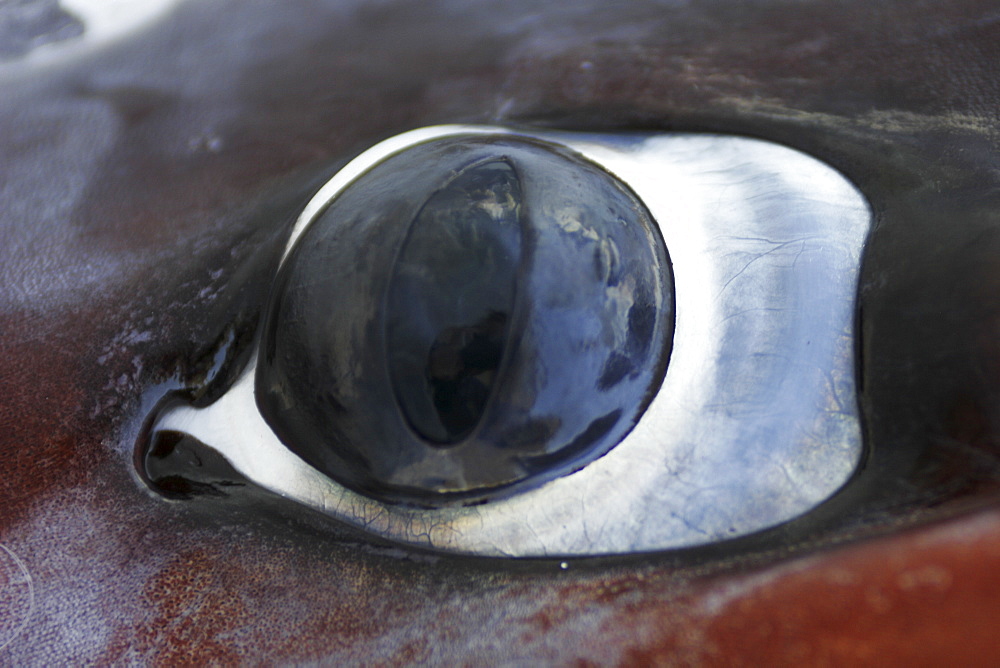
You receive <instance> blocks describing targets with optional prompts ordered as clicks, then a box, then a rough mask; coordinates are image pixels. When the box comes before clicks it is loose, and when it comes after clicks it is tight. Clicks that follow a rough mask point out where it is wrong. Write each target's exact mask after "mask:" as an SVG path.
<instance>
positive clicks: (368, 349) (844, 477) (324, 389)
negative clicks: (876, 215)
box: [140, 126, 872, 557]
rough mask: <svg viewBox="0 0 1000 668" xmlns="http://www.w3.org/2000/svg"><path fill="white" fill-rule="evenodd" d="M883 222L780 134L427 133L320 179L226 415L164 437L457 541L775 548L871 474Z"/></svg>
mask: <svg viewBox="0 0 1000 668" xmlns="http://www.w3.org/2000/svg"><path fill="white" fill-rule="evenodd" d="M623 184H627V185H623ZM871 220H872V217H871V210H870V208H869V207H868V204H867V202H866V201H865V200H864V198H863V197H862V196H861V194H860V193H859V192H858V191H857V189H855V188H854V187H853V185H852V184H851V183H849V182H848V181H847V180H846V179H845V178H844V177H843V176H842V175H841V174H839V173H838V172H837V171H835V170H833V169H832V168H830V167H829V166H827V165H825V164H823V163H821V162H819V161H818V160H816V159H814V158H812V157H810V156H808V155H805V154H803V153H800V152H798V151H795V150H792V149H789V148H786V147H783V146H779V145H776V144H773V143H769V142H764V141H758V140H753V139H747V138H742V137H730V136H721V135H690V134H670V133H666V134H649V133H635V134H585V133H571V132H556V131H540V130H539V131H526V130H521V131H518V130H512V129H509V128H498V127H482V126H479V127H477V126H436V127H430V128H422V129H419V130H414V131H411V132H408V133H405V134H403V135H398V136H396V137H393V138H390V139H387V140H385V141H384V142H382V143H380V144H377V145H376V146H373V147H372V148H370V149H369V150H368V151H366V152H364V153H363V154H361V155H360V156H358V157H357V158H355V159H354V160H353V161H351V162H350V163H348V164H347V165H345V166H344V167H343V168H342V169H341V170H340V171H339V172H338V173H337V174H335V175H334V176H333V177H332V178H331V179H330V180H329V181H328V182H327V183H326V184H325V185H323V186H322V188H320V190H319V192H317V194H316V195H315V196H314V198H313V199H312V200H311V201H310V202H309V203H308V204H307V205H306V207H305V209H304V210H303V212H302V214H301V215H300V217H299V219H298V221H297V223H296V225H295V227H294V229H293V230H292V233H291V235H290V239H289V240H288V242H287V245H286V249H285V255H284V258H283V261H282V265H281V269H280V270H279V272H278V276H277V277H276V279H275V283H274V285H273V290H272V298H271V304H270V306H269V308H268V312H267V314H266V318H265V321H264V323H263V325H262V327H261V332H260V342H259V345H258V346H257V348H256V349H255V351H254V354H253V358H252V359H251V360H250V362H249V363H248V365H247V366H246V368H245V369H243V370H242V371H241V372H240V374H239V376H238V377H237V378H236V379H235V381H234V382H233V383H232V385H230V386H229V387H228V389H226V390H225V391H224V392H223V393H222V394H221V396H219V398H218V399H217V400H216V401H215V402H214V403H212V404H210V405H208V406H204V407H200V408H199V407H196V406H194V405H189V404H186V403H185V402H182V401H177V400H176V398H175V399H173V400H172V401H171V402H168V403H165V404H163V405H161V406H160V407H159V409H158V411H157V414H156V415H155V416H154V417H153V419H152V421H151V433H153V434H154V436H155V435H159V437H161V440H162V439H167V440H166V441H164V443H184V444H186V445H185V447H188V446H190V447H192V448H193V447H195V446H194V445H193V443H194V442H198V443H201V444H203V445H204V446H208V448H210V449H212V450H214V451H215V452H217V453H219V454H220V455H221V456H222V458H223V459H224V461H225V462H226V463H227V464H228V465H229V466H230V467H232V469H233V470H234V471H235V472H236V473H237V474H239V475H240V476H243V477H244V478H245V479H246V480H249V481H252V482H253V483H255V484H256V485H259V486H260V487H262V488H264V489H267V490H271V491H273V492H275V493H277V494H280V495H282V496H284V497H287V498H291V499H294V500H296V501H297V502H299V503H301V504H303V505H305V506H308V507H310V508H312V509H315V510H317V511H319V512H322V513H325V514H327V515H330V516H332V517H335V518H337V519H338V520H341V521H343V522H345V523H348V524H351V525H354V526H356V527H359V528H361V529H363V530H365V531H367V532H369V533H371V534H373V535H376V536H379V537H381V538H385V539H389V540H393V541H397V542H400V543H404V544H408V545H413V546H418V547H423V548H429V549H433V550H439V551H445V552H455V553H462V554H470V555H489V556H505V557H519V556H526V557H527V556H555V555H559V556H563V557H569V556H584V555H590V556H592V555H608V554H625V553H633V552H646V551H654V550H666V549H675V548H682V547H691V546H698V545H709V544H712V543H717V542H720V541H725V540H728V539H732V538H737V537H741V536H747V535H749V534H753V533H756V532H762V531H766V530H769V529H774V531H776V532H779V533H780V532H781V531H782V529H781V528H780V526H779V525H781V524H782V523H784V522H788V521H789V520H792V519H794V518H798V517H800V516H802V517H801V519H802V521H803V522H805V523H808V522H809V519H808V517H809V515H808V514H809V513H810V511H813V510H814V509H816V508H817V506H819V505H821V504H823V503H824V502H825V501H827V500H828V499H830V498H831V497H832V496H834V495H835V494H836V493H837V491H838V490H839V489H840V488H841V487H842V486H843V485H844V484H845V483H846V482H847V481H848V480H849V479H850V478H851V476H852V475H853V474H854V473H855V471H856V470H857V468H858V465H859V462H860V461H862V458H863V455H864V448H863V442H862V431H861V421H860V417H859V408H858V397H857V390H856V385H855V373H856V369H857V360H856V356H855V347H856V342H855V337H854V332H855V315H856V314H855V310H856V301H855V300H856V295H857V289H858V274H859V270H860V264H861V257H862V251H863V248H864V243H865V240H866V238H867V235H868V231H869V226H870V225H871ZM661 237H662V241H661ZM666 251H669V261H668V260H667V254H666ZM456 296H458V298H456ZM668 356H669V364H667V357H668ZM664 369H665V371H664ZM189 438H190V439H194V440H193V441H189V440H183V439H189ZM178 439H181V440H178ZM154 440H155V439H154ZM198 447H201V446H198ZM140 457H143V455H142V454H141V453H140ZM155 459H156V457H146V458H145V461H146V462H147V463H148V462H150V461H153V460H155ZM206 461H207V460H206ZM154 463H155V462H154ZM175 463H176V466H174V464H175ZM156 466H159V468H160V469H161V470H160V472H161V473H164V472H167V473H169V474H170V475H171V476H180V477H184V474H183V472H182V471H181V470H180V468H181V467H183V466H188V464H186V463H185V460H184V458H183V457H181V458H178V457H173V458H172V459H171V467H172V468H170V469H169V471H166V470H162V469H163V466H162V463H161V464H157V465H156ZM146 473H147V479H149V480H154V479H156V477H157V476H156V475H150V474H155V473H156V471H153V470H151V469H150V467H149V465H148V464H147V467H146ZM199 475H202V476H204V475H205V473H204V471H193V472H192V474H191V478H192V479H193V480H195V482H197V480H199V479H200V478H199V477H198V476H199ZM821 514H822V513H818V515H821Z"/></svg>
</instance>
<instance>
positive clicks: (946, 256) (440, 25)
mask: <svg viewBox="0 0 1000 668" xmlns="http://www.w3.org/2000/svg"><path fill="white" fill-rule="evenodd" d="M2 77H3V85H2V86H3V90H4V94H3V100H4V101H3V102H2V103H0V193H2V194H0V238H2V240H3V241H2V243H0V396H2V397H3V399H2V400H0V508H2V511H0V544H2V545H3V547H4V550H3V551H2V552H0V560H2V561H0V601H4V602H5V604H4V606H3V607H0V644H2V643H4V642H7V641H8V640H9V642H7V644H6V646H5V647H4V648H3V649H0V664H9V665H38V664H43V663H48V664H52V663H64V662H72V663H84V662H87V663H96V664H108V663H142V664H154V665H172V664H177V663H184V662H198V663H204V662H215V663H219V664H239V663H248V662H259V661H263V662H266V663H295V662H321V663H331V664H340V663H366V664H367V663H371V664H380V665H381V664H384V665H396V664H412V663H418V662H419V663H433V664H456V663H457V664H470V665H471V664H497V663H503V662H507V663H512V664H537V663H547V664H548V663H551V664H562V665H565V664H588V663H589V664H598V665H614V664H646V663H656V664H668V665H669V664H685V665H687V664H724V665H733V664H749V665H761V664H765V665H782V664H795V665H801V664H803V663H805V664H823V663H834V664H841V663H878V664H880V665H886V664H894V663H895V664H905V665H913V664H917V663H919V664H935V663H937V664H940V663H944V662H948V663H974V662H976V661H980V662H982V661H986V660H991V659H992V658H993V657H994V656H995V649H996V640H995V639H994V634H993V633H992V629H995V628H996V627H997V624H998V623H1000V608H998V606H997V605H996V600H997V596H998V594H1000V505H998V495H997V489H998V484H997V483H998V481H1000V466H998V457H997V456H998V453H1000V336H998V335H1000V299H998V295H1000V262H997V261H996V260H997V258H998V257H1000V170H998V169H997V164H998V161H1000V111H998V110H1000V19H998V17H997V15H996V13H995V9H994V7H993V3H989V2H971V1H965V2H961V1H960V2H949V3H937V4H931V3H911V2H904V1H903V0H897V1H896V2H885V3H867V2H861V1H851V2H847V3H844V2H828V1H824V0H821V1H819V2H813V3H801V2H792V1H788V2H778V1H768V2H759V3H753V4H749V5H748V4H747V3H739V2H723V1H714V2H706V3H698V4H687V3H670V2H667V3H658V4H653V3H639V2H629V3H602V2H597V1H596V0H582V1H581V2H578V3H572V4H558V5H554V4H553V3H543V2H540V1H539V0H516V1H514V2H490V1H487V2H478V3H471V4H470V3H465V2H458V1H453V0H441V1H439V2H430V3H420V4H413V3H404V2H399V1H397V0H387V1H386V2H368V3H366V2H326V3H322V2H298V1H296V2H284V3H268V4H263V3H262V4H252V3H244V2H237V1H235V0H228V1H225V0H222V1H218V2H203V1H200V0H194V1H192V2H187V3H183V4H181V5H179V6H178V7H177V8H176V9H175V10H173V11H171V12H170V13H168V14H166V15H164V16H163V17H161V18H159V19H158V20H157V21H156V22H155V23H154V24H152V25H150V26H149V27H147V28H146V29H145V31H144V32H143V33H141V34H139V35H136V36H133V37H130V38H126V39H123V40H122V41H120V42H116V43H114V44H110V45H107V46H106V47H104V48H101V49H98V50H95V51H93V52H89V53H86V54H84V55H83V56H81V57H79V58H74V59H72V60H69V61H65V62H60V63H55V64H51V65H47V66H45V67H40V68H37V69H34V68H32V67H30V66H29V64H28V63H27V62H25V63H24V64H23V65H19V64H18V62H17V61H16V60H14V61H8V62H7V63H6V64H5V65H4V69H3V71H2ZM439 123H491V124H502V125H528V126H539V127H555V128H561V129H584V130H589V131H595V130H596V131H619V130H636V129H641V130H662V131H672V130H678V131H709V132H722V133H730V134H742V135H749V136H755V137H761V138H764V139H768V140H771V141H776V142H779V143H783V144H787V145H789V146H792V147H794V148H797V149H800V150H803V151H805V152H807V153H810V154H812V155H814V156H816V157H818V158H819V159H821V160H824V161H825V162H827V163H828V164H830V165H832V166H834V167H836V168H837V169H839V170H841V171H842V172H843V173H844V174H845V175H847V177H848V178H850V179H851V180H852V181H853V182H854V183H855V184H857V185H858V187H859V189H860V190H861V191H862V192H863V193H864V194H865V195H866V196H867V197H868V198H869V200H870V202H871V204H872V207H873V210H874V212H875V216H876V218H875V226H874V230H873V233H872V236H871V238H870V240H869V242H868V246H867V249H866V255H865V261H864V265H863V268H862V275H861V287H860V290H859V295H858V318H857V331H856V333H855V334H856V336H857V339H858V353H859V360H860V361H859V366H858V379H859V387H860V388H861V394H860V397H859V401H860V406H861V409H862V413H863V416H864V420H865V436H866V442H867V445H868V456H867V459H866V461H865V464H864V466H863V467H862V470H861V471H860V472H859V474H858V475H857V476H856V478H855V479H854V480H853V481H852V482H851V483H850V484H849V485H848V486H847V487H846V488H845V489H844V490H843V492H842V493H840V494H838V495H837V496H836V497H835V498H834V499H833V500H831V501H830V502H829V503H828V504H826V505H825V506H823V507H822V508H821V509H819V510H817V511H816V512H815V513H812V514H811V515H809V516H807V517H804V518H802V519H801V520H797V521H794V522H791V523H789V524H788V525H785V526H783V527H779V528H778V529H775V530H773V531H770V532H766V533H765V534H762V535H759V536H756V537H751V538H749V539H746V540H741V541H734V542H731V543H723V544H720V545H717V546H714V547H711V548H706V549H701V550H693V551H685V552H674V553H663V554H646V555H631V556H622V557H595V558H592V559H584V560H573V561H567V562H562V561H560V560H558V559H553V560H548V559H538V560H528V561H506V560H500V559H490V560H486V559H469V558H456V557H447V556H442V555H435V554H430V553H422V552H417V551H410V550H405V549H401V548H398V547H394V546H391V545H387V544H384V543H382V542H380V541H378V539H377V538H374V537H371V536H368V535H365V534H363V533H359V532H354V531H351V530H348V529H346V528H344V527H342V526H340V525H338V524H336V523H334V522H333V521H332V520H329V519H327V518H325V517H322V516H319V515H316V514H313V513H312V512H311V511H306V510H304V509H302V508H300V507H298V506H296V505H294V504H292V503H290V502H288V501H283V500H281V499H278V498H276V497H273V496H270V495H267V494H265V493H263V492H259V491H257V490H254V489H253V488H252V486H246V485H244V486H235V487H231V488H228V493H227V494H225V495H222V496H218V495H204V496H201V497H198V498H195V499H192V500H169V499H164V498H163V497H162V496H161V495H160V494H158V493H155V492H153V491H151V490H150V489H149V487H148V486H147V485H146V484H145V483H144V482H143V481H142V480H141V479H140V476H139V474H138V473H137V467H136V465H135V452H134V449H135V444H136V441H137V439H138V438H139V436H140V435H141V431H142V426H143V425H142V423H143V420H144V418H145V416H146V415H148V412H149V410H150V408H151V406H152V405H153V404H154V403H155V402H156V401H157V400H158V399H159V398H160V397H162V396H163V395H164V394H165V393H166V392H168V391H170V390H177V389H183V390H184V391H186V392H187V394H188V396H191V397H194V398H195V400H196V401H208V400H210V399H211V398H212V396H213V395H214V394H215V393H217V392H219V391H221V390H220V388H222V387H224V386H225V382H226V377H227V370H228V369H229V368H232V367H238V365H239V363H240V361H241V360H243V359H245V356H246V354H247V353H246V351H247V350H248V346H249V343H250V341H251V340H252V332H253V330H254V328H255V327H256V324H257V321H258V318H259V314H260V309H261V307H262V304H263V302H264V300H265V299H266V297H267V291H268V288H269V284H270V277H272V276H273V273H274V268H275V267H276V265H277V261H278V259H279V257H280V252H281V249H282V246H283V243H284V240H285V238H286V235H287V233H288V231H289V229H290V226H291V224H292V222H293V221H294V218H295V216H296V215H297V213H298V211H299V210H300V209H301V207H302V206H303V205H304V204H305V201H306V200H307V199H308V197H309V196H310V195H311V194H312V192H314V191H315V189H316V187H318V185H319V184H320V183H321V182H322V181H323V180H324V179H325V178H328V177H329V176H330V175H331V174H332V173H333V172H334V171H335V170H336V169H337V168H338V167H339V166H341V165H343V164H344V163H345V162H346V161H347V160H349V159H350V158H351V157H353V156H354V155H356V154H358V153H359V152H361V151H363V150H364V149H366V148H367V147H369V146H371V145H373V144H375V143H376V142H377V141H379V140H381V139H384V138H385V137H388V136H391V135H394V134H397V133H399V132H403V131H405V130H408V129H411V128H415V127H421V126H427V125H433V124H439ZM216 360H222V364H221V365H219V366H220V367H221V370H218V369H217V367H216V365H215V364H214V362H215V361H216ZM622 484H627V481H623V483H622ZM15 556H16V559H15V558H14V557H15Z"/></svg>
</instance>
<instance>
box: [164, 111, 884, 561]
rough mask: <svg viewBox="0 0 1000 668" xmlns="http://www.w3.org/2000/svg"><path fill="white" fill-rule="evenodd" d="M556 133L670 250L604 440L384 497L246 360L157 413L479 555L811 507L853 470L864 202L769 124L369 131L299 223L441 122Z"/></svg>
mask: <svg viewBox="0 0 1000 668" xmlns="http://www.w3.org/2000/svg"><path fill="white" fill-rule="evenodd" d="M467 134H472V135H480V136H482V135H498V134H504V135H512V136H519V137H528V138H534V139H540V140H543V141H546V142H550V143H552V144H557V145H561V146H564V147H566V148H568V149H570V150H572V151H575V152H577V153H579V154H580V155H582V156H583V157H584V158H586V159H588V160H590V161H592V162H594V163H596V164H597V165H600V166H602V167H603V168H605V169H606V170H608V171H609V172H611V173H612V174H614V175H615V176H617V177H618V178H619V179H621V181H623V182H624V183H626V184H627V185H628V186H629V187H630V188H631V189H632V190H633V192H634V193H635V194H636V195H637V196H638V197H639V199H640V200H642V201H643V203H644V204H645V205H646V207H647V208H648V210H649V211H650V213H651V214H652V216H653V218H654V220H655V221H656V223H657V224H658V225H659V227H660V230H661V233H662V236H663V239H664V241H665V243H666V247H667V250H668V252H669V254H670V258H671V260H672V263H673V273H674V286H675V313H676V316H675V317H676V321H675V329H674V335H673V336H674V338H673V351H672V353H671V359H670V363H669V365H668V368H667V372H666V375H665V377H664V380H663V383H662V385H661V387H660V389H659V392H658V393H657V395H656V396H655V398H654V399H653V400H652V402H651V403H650V405H649V407H648V408H647V410H646V412H645V414H644V415H643V416H642V417H641V418H640V420H639V422H638V423H637V425H636V426H635V428H634V429H633V430H632V432H631V433H630V434H629V435H628V436H627V437H626V438H625V439H624V440H623V441H622V442H621V443H619V444H618V445H617V446H616V447H614V448H613V449H612V450H611V451H610V452H609V453H608V454H606V455H605V456H604V457H602V458H600V459H598V460H596V461H594V462H592V463H590V464H589V465H587V466H586V467H584V468H583V469H581V470H579V471H577V472H575V473H572V474H570V475H566V476H564V477H561V478H557V479H555V480H552V481H550V482H548V483H545V484H543V485H541V486H539V487H537V488H534V489H530V490H526V491H524V492H521V493H518V494H513V495H511V496H508V497H505V498H500V499H496V500H493V501H490V502H488V503H485V504H481V505H475V506H469V507H461V506H457V507H445V508H438V509H422V508H411V507H404V506H399V505H390V504H386V503H382V502H379V501H376V500H374V499H370V498H368V497H366V496H363V495H361V494H357V493H355V492H352V491H350V490H347V489H345V488H344V487H342V486H340V485H338V484H337V483H335V482H333V481H332V480H330V479H329V478H327V477H326V476H325V475H323V474H322V473H320V472H318V471H316V470H315V469H313V468H312V467H311V466H309V465H308V464H306V463H305V462H304V461H302V460H301V459H299V458H298V457H297V456H296V455H294V454H293V453H292V452H290V451H289V450H288V449H287V448H286V447H285V446H284V445H283V444H282V443H281V442H280V441H279V439H278V438H277V437H276V436H275V434H274V433H273V431H272V430H271V429H270V427H269V426H268V425H267V423H266V422H265V421H264V419H263V418H262V417H261V415H260V412H259V411H258V409H257V405H256V402H255V399H254V374H255V370H256V360H254V361H252V362H251V363H250V364H249V365H248V367H247V369H245V370H244V371H243V373H242V374H241V376H240V378H239V379H238V380H237V381H236V383H235V384H234V385H233V387H232V388H231V389H230V390H229V391H228V392H227V393H226V394H225V395H224V396H222V397H221V398H220V399H219V400H218V401H216V402H215V403H214V404H212V405H210V406H208V407H205V408H201V409H196V408H192V407H188V406H173V407H171V408H169V409H167V410H165V411H164V412H162V413H161V414H160V415H159V417H158V419H157V421H156V422H155V424H154V427H153V429H154V431H156V430H160V431H174V432H182V433H185V434H188V435H190V436H192V437H194V438H196V439H198V440H199V441H201V442H203V443H205V444H207V445H208V446H210V447H212V448H214V449H215V450H217V451H218V452H219V453H220V454H222V456H224V457H225V458H226V459H227V460H228V461H229V463H230V464H231V465H232V466H233V467H234V468H235V469H236V470H237V471H239V472H240V473H242V474H243V475H245V476H246V477H247V478H248V479H249V480H252V481H254V482H255V483H257V484H259V485H260V486H262V487H264V488H266V489H269V490H271V491H273V492H276V493H278V494H280V495H282V496H285V497H288V498H291V499H294V500H296V501H298V502H300V503H302V504H304V505H307V506H309V507H312V508H315V509H317V510H319V511H321V512H324V513H326V514H328V515H331V516H333V517H336V518H338V519H340V520H342V521H344V522H347V523H349V524H352V525H355V526H358V527H361V528H364V529H366V530H368V531H371V532H372V533H374V534H376V535H378V536H380V537H383V538H388V539H391V540H395V541H399V542H402V543H407V544H412V545H416V546H420V547H427V548H433V549H438V550H444V551H450V552H459V553H467V554H477V555H504V556H555V555H565V556H572V555H595V554H616V553H632V552H642V551H654V550H664V549H670V548H679V547H687V546H695V545H702V544H707V543H712V542H717V541H720V540H724V539H728V538H734V537H737V536H742V535H746V534H749V533H752V532H755V531H759V530H762V529H765V528H768V527H772V526H775V525H777V524H780V523H782V522H785V521H787V520H790V519H792V518H794V517H796V516H799V515H801V514H803V513H805V512H807V511H809V510H810V509H812V508H814V507H815V506H817V505H818V504H820V503H822V502H823V501H824V500H826V499H828V498H829V497H830V496H831V495H833V494H834V493H835V492H836V491H837V490H838V489H839V488H840V487H841V486H842V485H843V484H844V483H845V482H846V481H847V480H848V479H849V478H850V477H851V475H852V474H853V472H854V471H855V469H856V467H857V465H858V462H859V461H860V459H861V456H862V451H863V445H862V437H861V428H860V421H859V417H858V406H857V397H856V388H855V381H854V378H855V356H854V347H855V337H854V311H855V297H856V291H857V281H858V273H859V269H860V264H861V255H862V250H863V246H864V242H865V239H866V237H867V234H868V231H869V226H870V221H871V212H870V209H869V207H868V205H867V203H866V201H865V200H864V198H863V197H862V196H861V194H860V193H859V192H858V191H857V190H856V189H855V188H854V187H853V185H852V184H850V183H849V182H848V181H847V180H846V179H845V178H844V177H843V176H842V175H841V174H839V173H838V172H836V171H835V170H833V169H832V168H830V167H828V166H827V165H824V164H823V163H821V162H819V161H817V160H816V159H814V158H811V157H809V156H806V155H804V154H802V153H800V152H798V151H794V150H792V149H789V148H786V147H782V146H778V145H775V144H771V143H768V142H764V141H759V140H754V139H747V138H740V137H730V136H719V135H685V134H612V135H603V134H602V135H598V134H579V133H563V132H549V131H540V132H535V131H524V130H511V129H505V128H498V127H478V126H438V127H431V128H423V129H420V130H415V131H412V132H408V133H405V134H402V135H399V136H397V137H394V138H392V139H389V140H387V141H385V142H382V143H380V144H378V145H376V146H375V147H373V148H372V149H370V150H368V151H366V152H365V153H363V154H362V155H360V156H359V157H358V158H356V159H355V160H353V161H352V162H351V163H349V164H348V165H347V166H346V167H344V169H343V170H341V171H340V172H339V173H338V174H337V175H335V176H334V177H333V178H332V179H331V180H330V181H329V182H328V183H327V184H326V185H324V186H323V187H322V188H321V189H320V191H319V192H318V193H317V194H316V196H315V197H314V198H313V199H312V200H311V201H310V202H309V204H308V205H307V206H306V208H305V209H304V211H303V213H302V215H301V216H300V218H299V220H298V222H297V223H296V225H295V228H294V230H293V232H292V235H291V238H290V239H289V241H288V245H287V247H286V251H285V256H286V257H287V254H288V251H289V250H290V249H291V248H292V247H293V246H294V244H295V243H296V241H297V240H298V238H299V236H300V235H301V234H302V232H303V230H305V229H306V227H308V225H310V224H311V223H312V222H313V220H314V219H315V218H316V216H317V215H318V214H319V213H320V212H321V211H323V210H324V209H325V207H326V206H327V205H328V204H329V202H330V201H332V200H333V199H334V198H336V197H337V195H338V193H340V192H341V191H342V190H343V189H345V188H348V187H350V185H351V183H352V182H353V181H354V180H355V179H356V178H357V177H358V176H359V175H361V174H363V173H364V172H366V171H367V170H368V169H370V168H371V167H372V166H373V165H375V164H378V163H379V162H380V161H382V160H384V159H385V158H387V157H388V156H390V155H393V154H395V153H397V152H400V151H403V150H405V149H406V148H408V147H410V146H413V145H416V144H420V143H424V142H428V141H433V140H435V139H439V138H443V137H450V136H455V135H467Z"/></svg>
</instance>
